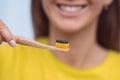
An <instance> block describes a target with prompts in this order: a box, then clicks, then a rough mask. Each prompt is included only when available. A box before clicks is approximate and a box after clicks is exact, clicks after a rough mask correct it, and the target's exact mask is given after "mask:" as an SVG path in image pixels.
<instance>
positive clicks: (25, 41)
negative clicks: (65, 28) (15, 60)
mask: <svg viewBox="0 0 120 80" xmlns="http://www.w3.org/2000/svg"><path fill="white" fill-rule="evenodd" d="M14 37H15V40H16V43H18V44H23V45H27V46H33V47H37V48H45V49H49V50H54V51H63V52H68V51H69V43H68V42H67V45H66V44H65V42H64V41H63V44H62V43H59V44H58V40H57V42H56V46H50V45H45V44H42V43H39V42H36V41H34V40H31V39H28V38H25V37H22V36H14ZM60 41H61V40H60ZM59 46H60V47H59ZM66 46H67V47H66Z"/></svg>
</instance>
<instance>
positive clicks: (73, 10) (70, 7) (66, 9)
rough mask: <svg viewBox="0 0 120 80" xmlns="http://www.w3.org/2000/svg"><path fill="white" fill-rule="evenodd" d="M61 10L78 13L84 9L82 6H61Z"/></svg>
mask: <svg viewBox="0 0 120 80" xmlns="http://www.w3.org/2000/svg"><path fill="white" fill-rule="evenodd" d="M60 8H61V9H62V10H64V11H67V12H76V11H79V10H81V9H82V7H80V6H79V7H78V6H60Z"/></svg>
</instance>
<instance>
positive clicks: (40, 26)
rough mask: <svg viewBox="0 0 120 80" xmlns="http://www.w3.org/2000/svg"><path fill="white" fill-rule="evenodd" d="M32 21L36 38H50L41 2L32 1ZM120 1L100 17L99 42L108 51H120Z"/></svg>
mask: <svg viewBox="0 0 120 80" xmlns="http://www.w3.org/2000/svg"><path fill="white" fill-rule="evenodd" d="M31 5H32V6H31V8H32V21H33V26H34V32H35V38H38V37H40V36H48V33H49V32H48V30H49V27H48V26H49V21H48V19H47V17H46V15H45V13H44V11H43V8H42V5H41V1H40V0H32V2H31ZM119 8H120V0H113V3H112V4H111V5H110V6H109V9H108V10H103V11H102V13H101V15H100V20H99V23H98V31H97V41H98V43H99V44H100V45H102V46H103V47H105V48H107V49H114V50H118V51H120V9H119Z"/></svg>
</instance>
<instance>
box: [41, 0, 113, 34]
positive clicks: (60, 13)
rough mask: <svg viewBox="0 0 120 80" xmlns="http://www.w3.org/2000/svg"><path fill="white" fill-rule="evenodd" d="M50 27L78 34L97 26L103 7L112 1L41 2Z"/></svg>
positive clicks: (70, 0) (47, 0) (56, 0)
mask: <svg viewBox="0 0 120 80" xmlns="http://www.w3.org/2000/svg"><path fill="white" fill-rule="evenodd" d="M41 2H42V6H43V9H44V11H45V13H46V15H47V17H48V19H49V22H50V25H51V26H53V27H54V28H56V29H59V30H62V31H64V32H76V31H79V30H81V29H82V28H84V27H88V26H90V25H93V24H95V22H96V21H97V20H98V17H99V15H100V13H101V11H102V9H103V7H105V6H108V5H109V4H110V3H111V2H112V0H41Z"/></svg>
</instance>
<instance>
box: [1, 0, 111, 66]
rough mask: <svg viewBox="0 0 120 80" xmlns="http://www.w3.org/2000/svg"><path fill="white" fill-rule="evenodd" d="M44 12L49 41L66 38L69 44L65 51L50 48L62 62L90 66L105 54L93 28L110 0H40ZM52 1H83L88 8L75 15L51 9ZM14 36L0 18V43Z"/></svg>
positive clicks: (73, 2) (63, 2) (99, 60)
mask: <svg viewBox="0 0 120 80" xmlns="http://www.w3.org/2000/svg"><path fill="white" fill-rule="evenodd" d="M41 1H42V6H43V8H44V11H45V13H46V15H47V16H48V19H49V23H50V25H49V27H50V31H49V32H50V33H49V34H50V37H49V44H50V45H54V44H55V40H56V39H66V40H68V41H69V43H70V51H69V52H68V53H67V54H64V53H61V52H55V51H53V54H54V55H55V56H56V57H57V58H58V59H59V60H60V61H62V62H63V63H65V64H67V65H69V66H73V67H75V68H91V67H93V66H96V65H99V64H100V63H101V62H102V61H103V60H104V59H105V58H106V55H107V50H106V49H104V48H102V47H101V46H100V45H99V44H98V43H97V42H96V29H97V22H98V18H99V15H100V13H101V11H102V9H103V7H105V6H109V5H110V4H111V3H112V0H41ZM56 2H58V3H62V4H71V5H73V4H75V5H76V4H78V5H79V4H80V3H85V4H87V5H88V6H89V7H88V9H86V10H85V11H82V12H81V13H80V14H79V15H77V16H76V15H74V16H67V15H61V13H59V12H58V11H56V9H55V7H54V6H55V4H56ZM11 40H14V42H15V39H14V37H13V34H12V33H11V31H10V30H9V29H8V28H7V26H6V25H5V24H4V23H3V21H2V20H0V43H1V42H2V41H6V42H8V43H9V44H10V41H11Z"/></svg>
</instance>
